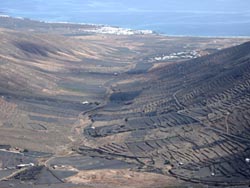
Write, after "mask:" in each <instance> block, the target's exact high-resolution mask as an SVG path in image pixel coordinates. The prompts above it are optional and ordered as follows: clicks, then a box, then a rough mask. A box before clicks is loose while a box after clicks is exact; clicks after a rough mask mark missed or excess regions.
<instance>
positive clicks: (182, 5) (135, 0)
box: [0, 0, 250, 14]
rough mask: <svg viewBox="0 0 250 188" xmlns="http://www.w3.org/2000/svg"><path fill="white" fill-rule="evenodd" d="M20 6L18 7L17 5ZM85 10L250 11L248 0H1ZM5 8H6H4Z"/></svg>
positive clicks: (12, 5) (3, 4) (0, 3)
mask: <svg viewBox="0 0 250 188" xmlns="http://www.w3.org/2000/svg"><path fill="white" fill-rule="evenodd" d="M17 4H18V5H19V7H18V6H16V5H17ZM67 6H70V11H77V12H79V11H82V12H194V13H199V12H207V13H211V12H213V13H227V14H234V13H241V12H243V13H249V12H250V11H249V10H250V1H249V0H152V1H148V0H0V10H1V9H6V8H8V9H18V8H20V9H22V8H30V9H31V10H34V9H35V10H37V11H44V10H45V9H46V10H47V9H48V7H50V8H51V9H55V10H65V11H66V10H67V8H68V7H67ZM2 11H3V10H2Z"/></svg>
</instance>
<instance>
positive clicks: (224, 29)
mask: <svg viewBox="0 0 250 188" xmlns="http://www.w3.org/2000/svg"><path fill="white" fill-rule="evenodd" d="M0 1H4V0H0ZM14 2H17V3H16V4H15V3H14V4H12V5H11V6H9V5H8V4H7V5H6V4H4V3H2V5H1V2H0V15H9V16H11V17H22V18H29V19H33V20H39V21H45V22H70V23H90V24H104V25H109V26H118V27H123V28H130V29H136V30H143V29H145V30H153V31H155V32H157V33H160V34H165V35H172V36H234V37H244V36H248V37H249V36H250V13H244V12H242V13H241V12H238V13H231V12H229V13H223V12H185V11H184V12H167V11H161V12H157V11H152V12H137V11H129V12H124V11H122V12H119V11H112V12H103V11H100V12H98V11H95V12H91V11H74V10H75V9H71V8H70V6H69V5H68V4H67V5H65V6H67V7H62V5H61V7H60V9H56V7H46V6H42V7H41V8H40V9H37V8H35V9H33V8H32V7H30V6H28V5H27V4H22V1H21V0H20V1H14ZM18 2H19V3H18ZM39 2H42V1H39ZM55 6H56V5H55Z"/></svg>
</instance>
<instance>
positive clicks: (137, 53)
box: [0, 17, 250, 188]
mask: <svg viewBox="0 0 250 188" xmlns="http://www.w3.org/2000/svg"><path fill="white" fill-rule="evenodd" d="M0 26H1V27H0V38H1V40H0V137H1V140H0V187H1V186H2V187H11V186H10V185H14V187H25V188H26V187H32V188H33V187H37V188H38V187H41V186H43V187H44V186H45V185H46V186H47V187H49V185H51V187H53V188H56V187H60V188H61V187H74V188H76V187H78V186H77V185H76V184H79V183H80V184H84V186H85V187H89V186H94V187H98V186H99V187H114V186H118V187H126V186H130V187H143V188H144V187H152V186H153V187H155V186H158V187H164V186H165V185H171V186H172V185H173V186H189V185H192V186H193V185H194V184H193V182H199V183H201V185H207V184H209V185H213V186H214V185H247V184H249V180H248V179H249V176H250V174H249V171H248V163H247V162H246V159H248V155H249V154H250V153H249V149H248V148H249V140H250V138H249V133H248V132H249V131H248V129H249V107H248V106H249V104H248V102H249V95H248V93H249V92H248V91H249V83H250V82H249V68H250V67H249V61H250V53H249V47H250V43H249V42H247V41H248V39H243V38H242V39H240V38H237V39H234V38H198V37H197V38H194V37H167V36H161V35H157V34H141V33H140V32H139V33H137V34H133V35H129V36H128V35H116V34H101V33H92V34H90V33H89V32H88V31H87V30H88V29H89V27H94V26H87V25H76V24H48V23H41V22H36V21H31V20H26V19H25V20H20V19H13V18H1V17H0ZM79 31H80V32H79ZM244 42H247V43H244ZM241 43H244V44H241ZM239 44H241V45H239ZM229 47H230V48H229ZM23 163H24V164H34V166H28V167H27V168H21V169H18V168H16V167H18V165H20V164H23ZM136 177H138V178H136ZM176 178H177V179H178V181H177V179H176ZM145 179H147V181H145ZM179 179H181V180H179ZM128 182H129V185H127V183H128ZM155 182H158V183H159V185H156V184H155ZM12 187H13V186H12ZM80 187H81V186H80Z"/></svg>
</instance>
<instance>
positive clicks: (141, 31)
mask: <svg viewBox="0 0 250 188" xmlns="http://www.w3.org/2000/svg"><path fill="white" fill-rule="evenodd" d="M0 18H13V19H20V20H30V21H35V22H40V23H46V24H69V25H81V26H84V25H87V26H96V27H98V28H113V29H118V30H125V31H129V32H131V31H132V32H135V34H155V35H160V36H166V37H177V38H183V37H190V38H220V39H223V38H225V39H228V38H239V39H250V35H249V36H247V35H246V36H243V35H239V36H235V35H225V36H224V35H218V36H217V35H210V36H209V35H178V34H176V35H175V34H167V33H163V32H157V31H154V30H152V29H133V28H126V27H120V26H117V25H108V24H101V23H88V22H81V23H78V22H67V21H44V20H38V19H33V18H24V17H19V16H17V17H15V16H10V15H8V14H6V13H0ZM144 31H145V33H143V32H144ZM90 32H93V33H98V32H95V31H94V30H93V31H90ZM138 32H139V33H138ZM102 33H103V34H113V33H109V32H102ZM119 35H122V34H119Z"/></svg>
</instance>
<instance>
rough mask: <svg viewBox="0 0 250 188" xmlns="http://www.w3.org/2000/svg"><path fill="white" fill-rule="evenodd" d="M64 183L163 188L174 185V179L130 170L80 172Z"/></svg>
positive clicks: (109, 186)
mask: <svg viewBox="0 0 250 188" xmlns="http://www.w3.org/2000/svg"><path fill="white" fill-rule="evenodd" d="M66 181H68V182H71V183H75V184H83V185H92V186H93V187H102V188H111V187H112V188H113V187H119V188H151V187H154V188H163V187H166V186H170V185H173V183H175V184H176V179H174V178H171V177H168V176H163V175H159V174H153V173H146V172H133V171H130V170H90V171H80V172H79V173H78V174H77V175H75V176H72V177H69V178H67V179H66Z"/></svg>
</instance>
